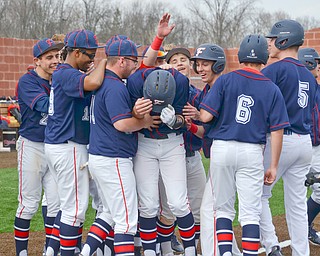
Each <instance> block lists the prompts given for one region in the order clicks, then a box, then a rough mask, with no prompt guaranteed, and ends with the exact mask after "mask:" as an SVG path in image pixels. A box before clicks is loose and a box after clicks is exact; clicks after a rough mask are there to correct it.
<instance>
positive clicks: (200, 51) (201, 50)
mask: <svg viewBox="0 0 320 256" xmlns="http://www.w3.org/2000/svg"><path fill="white" fill-rule="evenodd" d="M205 49H206V48H205V47H200V48H198V49H197V53H196V56H199V54H201V53H202V52H203V51H204V50H205Z"/></svg>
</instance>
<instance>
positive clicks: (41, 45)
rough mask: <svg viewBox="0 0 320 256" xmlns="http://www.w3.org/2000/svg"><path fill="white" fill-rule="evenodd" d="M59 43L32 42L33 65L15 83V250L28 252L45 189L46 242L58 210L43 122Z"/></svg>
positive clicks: (49, 41)
mask: <svg viewBox="0 0 320 256" xmlns="http://www.w3.org/2000/svg"><path fill="white" fill-rule="evenodd" d="M62 47H63V44H55V43H54V42H53V41H52V40H51V39H48V38H45V39H42V40H40V41H38V42H37V43H36V44H35V45H34V46H33V56H34V64H35V65H34V66H35V67H34V69H32V70H30V71H28V72H27V73H26V74H24V75H23V76H22V77H21V78H20V80H19V82H18V85H17V88H16V94H17V97H18V103H19V106H20V111H21V114H22V122H21V124H20V129H19V133H20V136H19V139H18V141H17V150H18V174H19V195H18V201H19V205H18V209H17V212H16V217H15V221H14V230H15V242H16V254H17V255H19V256H22V255H28V239H29V229H30V221H31V219H32V217H33V215H34V214H35V213H36V212H37V209H38V207H39V203H40V201H41V196H42V188H43V189H44V191H45V192H46V195H47V196H46V199H47V205H48V207H47V213H46V218H44V221H45V230H46V245H47V242H48V239H49V236H50V235H51V231H52V226H53V222H54V219H55V216H56V215H57V213H58V211H59V198H58V197H57V195H56V194H55V193H51V192H52V191H55V190H56V187H57V184H56V181H55V180H54V179H53V177H52V175H51V173H50V172H49V169H48V165H47V161H46V158H45V154H44V131H45V127H46V124H47V113H48V105H49V92H50V87H51V76H52V73H53V71H54V70H55V69H56V67H57V65H58V63H59V50H60V49H61V48H62Z"/></svg>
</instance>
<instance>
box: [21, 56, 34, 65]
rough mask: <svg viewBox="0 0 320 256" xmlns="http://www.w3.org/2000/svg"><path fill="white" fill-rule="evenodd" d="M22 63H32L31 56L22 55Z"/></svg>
mask: <svg viewBox="0 0 320 256" xmlns="http://www.w3.org/2000/svg"><path fill="white" fill-rule="evenodd" d="M23 58H24V63H26V64H27V65H30V64H33V56H32V55H30V56H24V57H23Z"/></svg>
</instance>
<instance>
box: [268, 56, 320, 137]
mask: <svg viewBox="0 0 320 256" xmlns="http://www.w3.org/2000/svg"><path fill="white" fill-rule="evenodd" d="M262 73H263V74H264V75H265V76H267V77H268V78H270V79H271V80H272V81H273V82H274V83H275V84H276V85H277V86H278V87H279V88H280V90H281V92H282V95H283V97H284V100H285V103H286V107H287V112H288V116H289V120H290V124H291V130H292V131H293V132H295V133H298V134H309V133H310V125H311V111H312V108H313V107H314V97H315V92H316V88H317V85H316V80H315V78H314V77H313V75H312V74H311V72H310V71H309V70H307V68H306V67H305V66H304V65H303V64H302V63H300V62H299V61H298V60H296V59H293V58H285V59H283V60H280V61H278V62H275V63H273V64H271V65H269V66H267V67H266V68H264V69H263V70H262Z"/></svg>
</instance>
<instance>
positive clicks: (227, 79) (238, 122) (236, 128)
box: [200, 69, 290, 144]
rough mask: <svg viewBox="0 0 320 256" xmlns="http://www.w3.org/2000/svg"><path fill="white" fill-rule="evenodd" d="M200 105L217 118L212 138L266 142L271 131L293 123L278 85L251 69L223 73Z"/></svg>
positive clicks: (210, 136)
mask: <svg viewBox="0 0 320 256" xmlns="http://www.w3.org/2000/svg"><path fill="white" fill-rule="evenodd" d="M200 108H203V109H205V110H206V111H208V112H209V113H211V114H212V115H213V116H214V117H215V118H216V120H215V123H214V125H212V126H211V128H210V130H209V132H208V137H209V138H212V139H217V140H235V141H240V142H246V143H257V144H265V143H266V134H267V133H268V132H270V131H271V132H272V131H276V130H279V129H283V128H286V127H289V126H290V125H289V119H288V116H287V113H286V107H285V102H284V100H283V97H282V94H281V92H280V90H279V88H278V87H277V86H276V85H275V84H274V83H272V82H271V81H270V80H269V79H268V78H266V77H264V76H263V75H262V74H261V73H260V72H254V71H253V70H251V69H242V70H236V71H233V72H230V73H228V74H226V75H222V76H220V77H219V78H218V79H217V81H216V82H215V83H214V86H213V87H212V88H211V89H210V91H209V93H208V94H207V96H206V97H205V98H204V100H203V101H202V103H201V104H200Z"/></svg>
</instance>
